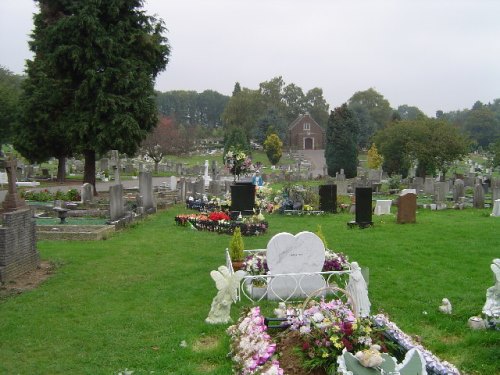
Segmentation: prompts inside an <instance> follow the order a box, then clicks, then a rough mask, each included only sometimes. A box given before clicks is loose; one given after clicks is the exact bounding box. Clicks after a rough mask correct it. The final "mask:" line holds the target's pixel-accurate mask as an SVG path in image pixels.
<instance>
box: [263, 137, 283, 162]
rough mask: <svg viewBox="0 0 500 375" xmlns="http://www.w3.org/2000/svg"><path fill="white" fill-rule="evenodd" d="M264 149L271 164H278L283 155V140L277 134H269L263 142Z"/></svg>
mask: <svg viewBox="0 0 500 375" xmlns="http://www.w3.org/2000/svg"><path fill="white" fill-rule="evenodd" d="M264 151H265V152H266V155H267V158H268V159H269V162H270V163H271V164H272V165H276V164H278V162H279V161H280V159H281V156H282V155H283V142H281V139H280V138H279V137H278V135H277V134H274V133H273V134H270V135H269V136H268V137H267V138H266V140H265V142H264Z"/></svg>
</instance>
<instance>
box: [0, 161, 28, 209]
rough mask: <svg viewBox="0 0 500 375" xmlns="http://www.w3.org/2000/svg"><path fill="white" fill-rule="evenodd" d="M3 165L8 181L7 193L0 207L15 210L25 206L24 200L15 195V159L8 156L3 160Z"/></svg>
mask: <svg viewBox="0 0 500 375" xmlns="http://www.w3.org/2000/svg"><path fill="white" fill-rule="evenodd" d="M3 166H4V167H5V171H6V172H7V179H8V182H9V190H8V192H7V195H6V196H5V200H4V201H3V203H2V207H3V209H4V210H5V211H6V212H10V211H16V210H18V209H20V208H25V207H26V202H25V201H24V199H22V198H21V197H19V195H17V187H16V180H17V178H16V170H17V161H16V160H15V159H12V158H9V159H7V160H5V161H4V163H3Z"/></svg>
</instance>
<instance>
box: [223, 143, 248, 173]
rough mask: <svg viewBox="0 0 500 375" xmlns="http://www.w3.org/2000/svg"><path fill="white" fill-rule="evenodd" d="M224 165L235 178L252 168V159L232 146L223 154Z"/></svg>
mask: <svg viewBox="0 0 500 375" xmlns="http://www.w3.org/2000/svg"><path fill="white" fill-rule="evenodd" d="M224 165H225V166H226V168H227V169H229V172H231V174H232V175H234V177H235V179H236V177H237V176H238V177H239V175H240V174H245V173H248V172H251V171H252V170H253V167H252V160H251V159H250V158H249V157H248V156H247V155H246V154H245V153H244V152H243V151H241V150H236V149H234V148H233V147H231V148H230V149H229V151H228V152H226V154H225V155H224Z"/></svg>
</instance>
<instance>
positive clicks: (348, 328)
mask: <svg viewBox="0 0 500 375" xmlns="http://www.w3.org/2000/svg"><path fill="white" fill-rule="evenodd" d="M342 332H343V333H344V334H346V335H347V336H350V335H352V332H353V329H352V324H351V323H350V322H344V323H342Z"/></svg>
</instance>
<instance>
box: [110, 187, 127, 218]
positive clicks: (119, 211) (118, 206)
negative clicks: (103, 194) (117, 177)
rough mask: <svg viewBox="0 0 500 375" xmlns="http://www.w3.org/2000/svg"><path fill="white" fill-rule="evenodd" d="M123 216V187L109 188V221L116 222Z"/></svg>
mask: <svg viewBox="0 0 500 375" xmlns="http://www.w3.org/2000/svg"><path fill="white" fill-rule="evenodd" d="M124 216H125V208H124V203H123V186H122V185H121V184H118V185H113V186H111V187H110V188H109V217H110V220H111V221H116V220H119V219H121V218H123V217H124Z"/></svg>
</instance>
